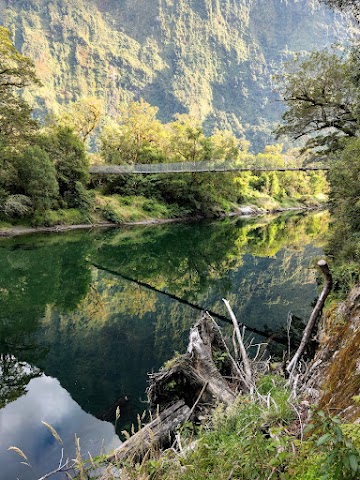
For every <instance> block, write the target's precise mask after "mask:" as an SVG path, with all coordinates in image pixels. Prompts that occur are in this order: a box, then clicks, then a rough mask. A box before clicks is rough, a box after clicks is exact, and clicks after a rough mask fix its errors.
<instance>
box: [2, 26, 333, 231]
mask: <svg viewBox="0 0 360 480" xmlns="http://www.w3.org/2000/svg"><path fill="white" fill-rule="evenodd" d="M0 64H1V71H0V94H1V105H2V110H1V114H0V142H1V147H2V148H1V151H0V162H1V172H2V175H1V178H0V211H1V213H0V215H1V217H0V221H1V220H2V221H3V226H6V224H7V223H10V224H11V223H16V222H20V223H21V222H22V223H27V224H31V225H47V226H52V225H57V224H74V223H94V222H98V221H102V220H109V221H112V222H116V223H121V222H124V221H136V220H144V219H145V220H146V219H148V218H151V217H155V218H168V217H180V216H188V215H192V216H193V215H219V214H221V213H224V212H229V211H231V210H233V211H236V210H237V208H238V205H239V204H244V203H245V204H249V203H255V204H256V205H257V206H258V207H262V208H264V209H266V210H274V209H279V208H284V207H293V206H299V205H301V206H316V205H318V204H319V200H320V201H321V200H324V198H325V194H326V193H327V182H326V179H325V176H324V174H322V173H317V172H311V173H310V174H305V173H303V172H302V173H295V172H285V173H281V174H277V173H274V172H270V173H267V172H265V173H262V174H261V175H256V174H251V173H244V174H237V173H235V172H230V173H220V174H217V175H214V174H212V173H192V174H190V173H189V174H185V173H184V174H179V175H173V176H171V175H170V176H169V175H168V176H166V177H164V176H157V175H150V176H140V175H128V176H124V175H122V176H118V177H116V178H115V180H107V179H103V178H94V177H93V178H92V182H91V184H89V180H90V176H89V168H88V167H89V162H90V159H89V156H90V155H89V154H88V152H87V147H88V145H89V141H90V138H91V135H93V134H94V132H95V131H96V129H97V128H99V124H100V123H101V120H102V118H103V115H102V112H101V107H100V105H99V101H98V100H97V99H83V100H79V101H78V102H75V103H72V104H69V105H68V107H67V109H66V111H64V112H63V114H61V115H58V116H52V117H50V118H48V119H47V120H46V121H45V122H42V123H40V122H39V121H36V120H35V119H34V116H33V110H32V109H31V107H30V106H29V104H28V103H27V102H26V100H25V98H24V96H23V95H21V92H22V91H23V90H24V89H25V91H26V88H29V87H30V86H31V85H32V86H33V87H35V86H36V85H39V84H40V81H39V79H38V76H37V72H36V68H35V65H34V64H33V63H32V61H31V60H30V59H29V58H28V57H24V56H23V55H21V54H20V53H19V52H18V51H17V50H16V48H15V46H14V44H13V42H12V38H11V34H10V31H9V30H7V29H5V28H3V27H0ZM116 112H117V114H116V116H114V119H113V120H112V122H111V123H108V124H107V125H105V126H103V128H101V129H100V128H99V133H98V138H99V143H100V149H99V152H98V153H97V154H92V161H100V162H101V161H102V162H104V161H105V162H107V163H115V164H118V163H159V162H160V163H161V162H169V161H177V162H179V161H180V162H181V161H194V162H197V161H202V160H209V159H211V160H212V161H214V162H219V163H222V162H225V161H226V160H229V159H231V160H232V161H233V162H237V163H238V164H239V165H249V164H250V165H256V166H258V167H261V166H279V167H285V166H297V165H301V164H302V162H303V158H302V157H301V156H300V154H299V152H298V151H297V150H296V149H295V150H288V151H287V152H283V146H282V145H281V144H277V145H268V146H265V148H264V149H263V151H262V152H261V153H259V154H257V155H254V154H253V153H250V151H249V148H250V143H249V142H248V141H246V140H239V139H238V138H236V137H235V136H234V134H233V133H231V132H229V131H225V130H216V131H214V133H213V134H212V135H210V136H209V135H208V136H207V135H205V133H204V129H203V126H202V124H201V122H200V121H199V120H197V119H196V118H194V117H192V116H191V115H190V114H178V115H177V116H176V117H175V119H174V120H173V121H172V122H169V123H163V122H162V121H161V120H159V119H158V118H157V113H158V108H157V107H154V106H151V105H150V104H149V103H147V102H145V101H144V100H139V101H136V102H135V101H134V102H130V103H128V104H127V105H124V104H120V105H119V107H118V108H117V109H116ZM316 197H317V198H316Z"/></svg>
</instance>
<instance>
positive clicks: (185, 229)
mask: <svg viewBox="0 0 360 480" xmlns="http://www.w3.org/2000/svg"><path fill="white" fill-rule="evenodd" d="M327 226H328V215H327V214H326V212H325V213H319V212H317V213H311V214H306V215H305V214H303V215H291V216H280V217H276V218H272V219H266V218H260V219H259V218H258V219H253V220H247V221H245V220H238V219H226V220H223V221H216V222H200V223H190V224H171V225H163V226H152V227H132V228H127V229H121V230H110V231H102V232H101V231H95V232H94V231H93V232H70V233H67V234H61V235H56V234H55V235H36V236H28V237H21V238H14V239H7V240H3V241H0V264H1V266H2V270H1V273H0V304H1V309H0V355H1V359H2V365H0V375H1V377H0V402H1V404H0V406H2V407H4V408H3V410H2V411H1V413H0V415H1V416H0V422H1V423H0V427H1V431H0V433H1V435H0V436H1V439H2V443H1V444H0V464H1V465H3V464H6V465H7V467H6V468H7V470H6V472H7V473H6V476H3V475H5V474H4V473H3V472H2V469H1V470H0V479H4V480H5V479H6V480H8V479H11V478H16V475H18V476H19V478H21V479H35V478H38V477H37V476H36V475H34V471H30V472H29V471H23V468H24V469H25V467H24V466H21V469H22V470H21V475H20V474H19V473H15V472H18V470H16V468H18V467H15V466H14V465H18V464H19V463H20V460H21V459H20V458H19V460H18V459H17V458H15V459H14V457H15V456H16V455H15V453H14V452H6V447H7V446H9V445H10V444H15V445H16V446H18V447H21V448H22V445H23V448H24V451H25V453H26V454H29V455H28V456H29V460H30V462H31V463H32V464H34V465H36V466H37V467H36V468H38V472H40V471H41V473H42V474H44V473H46V471H47V469H48V467H49V465H48V463H44V462H43V458H44V457H46V456H47V455H46V454H44V455H42V454H41V452H42V451H43V449H45V448H48V446H47V444H46V442H45V441H44V440H41V438H42V437H41V435H48V432H47V431H46V429H45V427H43V426H42V424H41V420H45V421H47V422H48V423H52V422H55V424H56V427H58V428H59V429H60V430H61V432H62V434H63V435H64V437H65V439H66V442H70V443H71V445H73V443H74V442H73V435H74V429H73V428H72V427H75V431H76V433H77V434H78V435H79V436H80V437H81V436H83V437H84V440H83V439H82V438H81V443H82V445H83V441H85V443H86V442H87V443H86V444H87V445H88V444H90V443H91V442H93V444H92V445H93V447H94V448H95V450H96V448H99V450H100V446H99V443H98V442H99V441H100V442H101V439H102V438H106V444H107V445H108V446H109V445H110V444H112V442H113V441H114V438H116V437H114V435H115V432H114V428H113V427H112V426H111V425H110V424H109V423H106V422H101V421H100V420H103V421H114V419H115V412H116V408H117V406H119V407H120V411H121V417H120V422H119V430H123V429H129V428H130V425H131V422H133V421H135V420H136V414H137V413H138V412H141V411H142V410H144V409H145V408H146V404H145V403H144V400H145V388H146V380H147V373H148V372H149V371H151V370H157V369H158V368H159V367H160V366H161V364H162V363H163V362H164V361H166V360H167V359H169V358H170V357H171V356H172V355H173V353H174V352H175V351H182V350H183V349H184V347H185V345H186V343H187V337H188V331H189V328H190V326H191V324H192V323H193V322H194V321H195V320H196V319H197V317H198V315H199V311H198V310H197V309H195V308H192V307H191V305H189V303H190V304H193V305H196V306H198V307H202V308H206V309H210V310H212V311H214V312H217V313H218V314H220V315H224V314H225V313H226V312H225V309H224V306H223V304H222V301H221V299H222V298H223V297H226V298H228V300H229V301H230V303H231V304H232V306H233V309H234V311H235V313H236V314H237V316H238V318H239V319H241V320H242V321H243V322H244V323H246V324H248V325H249V326H250V327H255V328H257V329H260V330H269V331H276V330H278V329H279V328H281V327H282V326H284V325H285V324H286V320H287V316H288V313H289V312H292V313H294V314H295V315H296V316H298V317H302V318H306V317H307V315H308V314H309V312H310V309H311V307H310V304H311V302H312V301H313V299H314V297H315V295H316V286H315V281H314V279H315V277H314V270H313V269H311V268H309V266H310V264H311V262H312V261H313V260H314V258H316V257H317V256H318V255H320V254H321V252H322V251H321V246H322V242H323V241H324V237H325V234H326V230H327ZM174 297H176V298H178V299H181V300H182V302H180V301H178V300H177V299H176V298H174ZM183 301H185V303H184V302H183ZM186 302H188V304H186ZM43 374H45V375H46V376H44V375H43ZM40 375H42V376H40ZM37 377H38V378H37ZM55 379H56V380H55ZM28 382H30V383H28ZM60 385H61V386H60ZM64 389H65V390H64ZM26 390H28V393H26V394H25V395H24V393H25V391H26ZM46 392H52V393H46ZM43 397H44V398H45V399H48V400H47V401H45V400H44V402H43V401H42V400H41V399H42V398H43ZM54 399H56V409H57V410H58V413H59V415H58V416H56V415H55V413H54V412H55V410H56V409H54V401H55V400H54ZM26 402H28V403H26ZM32 409H33V410H36V414H35V415H32V417H31V415H30V413H28V412H30V411H31V410H32ZM49 412H50V413H51V414H50V413H49ZM69 412H70V413H69ZM71 412H73V413H71ZM85 412H88V413H85ZM23 414H25V415H26V418H28V417H29V418H31V424H32V426H33V427H31V428H33V430H32V429H31V428H30V426H29V423H28V422H27V421H25V420H24V417H23ZM98 419H99V420H98ZM35 424H37V427H35ZM19 425H21V428H20V427H19ZM54 426H55V425H54ZM70 426H71V428H70ZM76 429H77V430H76ZM44 430H45V433H44ZM9 432H13V433H12V436H11V435H10V433H9ZM40 432H43V433H42V434H41V433H40ZM38 435H39V437H38ZM22 438H23V443H21V439H22ZM26 438H30V439H31V438H32V441H31V442H29V443H27V441H26ZM44 438H45V437H44ZM46 438H49V437H46ZM49 448H50V447H49ZM89 448H90V447H89ZM89 448H88V447H86V448H84V451H86V449H89ZM92 453H94V452H93V450H92ZM95 453H99V451H98V452H95ZM55 456H56V455H55ZM50 457H51V456H50V455H48V458H50ZM12 468H13V470H12ZM52 468H53V465H51V466H50V469H52ZM11 472H13V473H11ZM38 476H40V475H38Z"/></svg>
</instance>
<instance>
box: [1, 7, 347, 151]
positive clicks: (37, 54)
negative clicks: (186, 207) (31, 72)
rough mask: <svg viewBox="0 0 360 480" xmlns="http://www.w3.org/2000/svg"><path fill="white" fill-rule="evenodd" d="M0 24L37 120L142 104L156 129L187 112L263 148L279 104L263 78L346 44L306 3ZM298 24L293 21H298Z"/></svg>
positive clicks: (95, 11)
mask: <svg viewBox="0 0 360 480" xmlns="http://www.w3.org/2000/svg"><path fill="white" fill-rule="evenodd" d="M0 12H1V13H0V23H1V24H3V25H4V26H6V27H8V28H9V29H10V30H11V32H12V35H13V38H14V40H15V45H16V47H17V48H18V49H19V50H20V51H21V52H22V53H23V54H25V55H26V56H29V57H31V58H32V59H33V60H34V62H35V65H36V69H37V72H38V75H39V77H40V79H41V81H42V83H43V87H42V88H41V89H37V88H36V89H33V90H31V91H28V92H27V93H26V94H25V99H26V100H28V101H29V103H30V104H31V105H32V106H35V110H36V114H37V116H39V115H43V114H44V110H45V111H48V112H54V113H55V114H58V113H59V112H60V109H61V105H64V104H68V103H70V102H74V101H78V100H80V99H81V98H83V97H89V96H91V97H93V96H95V97H100V98H101V99H102V101H103V103H104V107H105V111H106V114H107V116H110V117H112V116H113V114H114V113H115V112H114V108H116V106H117V105H118V103H119V102H120V101H124V100H126V101H132V100H139V98H141V97H142V98H144V99H145V100H146V101H147V102H148V103H150V104H153V105H156V106H158V107H159V108H160V115H161V119H162V120H163V121H166V122H169V121H170V120H171V118H172V117H173V116H174V115H175V114H176V113H190V114H191V115H192V116H195V117H196V118H197V119H199V120H201V121H202V122H204V126H205V130H206V132H207V133H210V132H212V131H214V129H216V128H218V129H221V130H230V131H232V132H233V133H234V134H236V135H237V136H240V137H244V136H246V137H248V138H249V139H250V140H251V141H252V143H253V144H254V147H255V149H256V151H260V150H261V149H262V148H263V147H264V145H265V144H267V143H269V140H271V138H272V137H271V131H272V130H273V128H274V127H275V125H276V123H277V122H278V120H279V118H280V115H281V112H282V109H283V107H282V105H281V102H278V101H276V99H277V95H274V93H273V91H272V90H273V82H272V79H271V74H273V73H275V72H276V71H277V69H278V68H279V66H280V64H281V62H283V61H285V60H286V59H289V58H292V55H293V53H294V52H299V51H309V50H311V49H312V48H314V47H316V45H318V44H323V45H328V44H330V43H331V42H332V41H333V40H334V39H335V38H336V37H337V36H338V37H339V38H345V37H346V36H347V35H348V29H347V28H346V25H345V23H344V22H343V21H342V20H341V19H339V17H336V16H335V17H334V15H333V14H332V12H331V11H330V10H328V9H325V8H320V6H319V4H318V3H317V2H314V1H313V0H300V1H298V0H296V1H295V0H289V1H286V2H285V1H279V0H269V1H268V2H266V10H265V9H264V5H263V4H262V3H261V2H258V1H250V2H249V1H247V0H236V1H231V2H230V1H226V2H220V1H217V0H216V1H215V0H179V1H177V2H173V1H170V0H161V1H160V0H154V1H152V2H151V5H149V2H147V1H146V0H139V1H137V2H136V3H134V2H132V1H131V0H125V1H122V2H118V1H116V0H108V1H106V2H103V1H100V0H90V1H88V2H85V1H84V0H66V1H65V0H56V1H51V2H49V1H41V2H40V1H39V0H30V1H28V2H21V3H20V4H19V2H16V5H15V4H14V2H12V1H10V0H1V1H0ZM299 19H300V20H301V21H299Z"/></svg>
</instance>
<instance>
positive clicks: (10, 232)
mask: <svg viewBox="0 0 360 480" xmlns="http://www.w3.org/2000/svg"><path fill="white" fill-rule="evenodd" d="M322 208H326V203H317V204H315V205H312V206H304V205H298V206H294V207H283V208H281V207H280V206H277V207H276V208H274V209H264V208H259V207H257V206H256V205H243V206H239V207H238V208H237V209H236V210H233V211H230V212H229V213H220V214H219V215H217V216H216V217H215V216H213V217H210V216H205V215H195V216H182V217H176V218H155V217H154V218H146V219H144V220H138V221H136V220H135V221H128V222H126V221H124V222H119V223H116V222H103V221H94V223H92V222H91V223H79V224H68V225H53V226H26V225H15V226H13V225H11V224H9V225H8V226H5V227H1V226H0V238H5V237H15V236H19V235H30V234H33V233H61V232H67V231H70V230H87V229H89V230H90V229H98V228H119V227H124V226H133V225H161V224H166V223H176V222H189V221H197V220H201V219H205V218H226V217H235V216H237V217H244V218H249V217H255V216H260V215H271V214H276V213H283V212H292V211H293V212H299V211H311V210H320V209H322Z"/></svg>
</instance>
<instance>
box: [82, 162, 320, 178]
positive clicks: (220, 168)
mask: <svg viewBox="0 0 360 480" xmlns="http://www.w3.org/2000/svg"><path fill="white" fill-rule="evenodd" d="M327 170H329V167H327V166H318V167H306V166H303V167H287V166H281V167H280V166H276V165H274V166H271V165H269V166H257V165H247V166H244V165H243V164H240V163H237V162H221V163H219V162H215V161H202V162H175V163H149V164H147V163H134V164H124V165H92V166H91V167H90V173H91V174H99V175H130V174H135V173H136V174H151V173H153V174H155V173H156V174H159V173H163V174H166V173H196V172H254V173H261V172H316V171H327Z"/></svg>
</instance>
